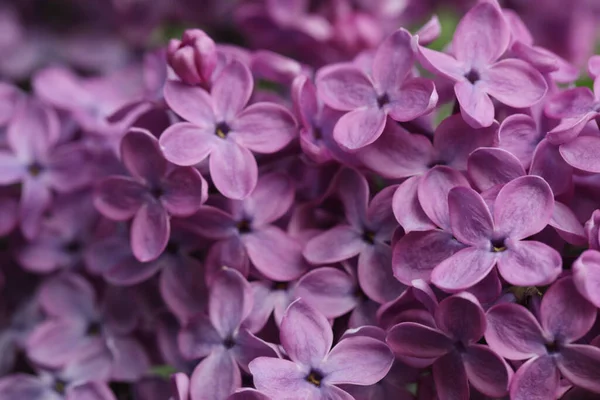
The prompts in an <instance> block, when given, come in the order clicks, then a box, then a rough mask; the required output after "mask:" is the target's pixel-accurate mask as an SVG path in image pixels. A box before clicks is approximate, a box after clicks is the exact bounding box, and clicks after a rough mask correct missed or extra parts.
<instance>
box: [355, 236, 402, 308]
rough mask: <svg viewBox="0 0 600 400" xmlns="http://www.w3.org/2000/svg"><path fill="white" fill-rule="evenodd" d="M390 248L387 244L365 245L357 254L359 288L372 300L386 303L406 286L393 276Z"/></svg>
mask: <svg viewBox="0 0 600 400" xmlns="http://www.w3.org/2000/svg"><path fill="white" fill-rule="evenodd" d="M391 261H392V250H391V249H390V247H389V246H388V245H385V244H375V245H372V246H367V247H366V248H365V249H364V250H363V251H362V252H361V253H360V255H359V256H358V282H359V284H360V287H361V289H362V290H363V292H365V294H366V295H367V296H368V297H369V298H370V299H372V300H374V301H376V302H378V303H381V304H383V303H386V302H388V301H391V300H394V299H395V298H396V297H398V296H399V295H400V294H401V293H402V292H403V291H404V290H405V289H406V286H404V285H403V284H401V283H400V282H398V280H396V279H395V278H394V276H393V271H392V268H390V265H391Z"/></svg>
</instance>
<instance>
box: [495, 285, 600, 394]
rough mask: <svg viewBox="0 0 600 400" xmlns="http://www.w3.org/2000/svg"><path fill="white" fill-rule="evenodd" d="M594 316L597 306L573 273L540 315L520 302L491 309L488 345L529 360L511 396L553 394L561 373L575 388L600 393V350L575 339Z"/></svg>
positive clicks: (552, 292)
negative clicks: (586, 296)
mask: <svg viewBox="0 0 600 400" xmlns="http://www.w3.org/2000/svg"><path fill="white" fill-rule="evenodd" d="M595 319H596V308H595V307H594V306H593V305H592V304H590V303H589V302H588V301H587V300H585V299H584V298H583V297H581V296H580V295H579V293H578V292H577V289H576V288H575V285H574V284H573V280H572V279H571V278H570V277H567V278H563V279H561V280H559V281H557V282H556V283H555V284H554V285H552V286H551V287H550V289H548V291H547V292H546V293H545V294H544V296H543V298H542V302H541V305H540V309H539V313H538V318H536V317H535V316H534V315H532V314H531V312H529V311H528V310H527V309H526V308H524V307H522V306H519V305H516V304H500V305H497V306H494V307H492V308H491V309H490V310H489V311H488V313H487V320H488V326H487V330H486V332H485V339H486V341H487V343H488V345H489V346H490V347H491V348H492V349H493V350H494V351H495V352H496V353H498V354H500V355H501V356H503V357H505V358H507V359H509V360H524V361H526V362H525V363H524V364H522V365H521V366H520V367H519V369H518V370H517V372H516V373H515V375H514V377H513V379H512V382H511V387H510V397H511V399H515V400H525V399H531V398H532V396H538V397H539V396H544V397H546V398H554V396H555V393H556V392H557V390H558V386H559V377H560V374H562V375H563V376H564V377H565V378H567V379H568V380H569V381H570V382H572V383H573V384H574V385H575V386H579V387H581V388H584V389H587V390H590V391H593V392H596V393H600V381H598V379H597V377H598V376H600V348H598V347H595V346H590V345H585V344H576V343H574V342H576V341H577V340H578V339H579V338H581V337H582V336H583V335H585V334H586V333H587V332H588V331H589V330H590V329H591V327H592V325H593V324H594V321H595ZM538 321H539V323H538Z"/></svg>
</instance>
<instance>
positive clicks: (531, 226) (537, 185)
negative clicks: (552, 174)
mask: <svg viewBox="0 0 600 400" xmlns="http://www.w3.org/2000/svg"><path fill="white" fill-rule="evenodd" d="M553 208H554V196H553V194H552V189H550V186H549V185H548V183H547V182H546V181H545V180H543V179H542V178H539V177H537V176H523V177H520V178H517V179H514V180H512V181H511V182H509V183H507V184H506V185H505V186H504V187H503V188H502V189H501V190H500V192H499V193H498V197H496V202H495V205H494V222H495V223H496V230H497V233H498V234H499V235H501V236H506V237H510V238H512V239H514V240H521V239H525V238H526V237H528V236H531V235H534V234H536V233H538V232H539V231H541V230H542V229H544V227H546V225H548V222H550V218H551V217H552V210H553Z"/></svg>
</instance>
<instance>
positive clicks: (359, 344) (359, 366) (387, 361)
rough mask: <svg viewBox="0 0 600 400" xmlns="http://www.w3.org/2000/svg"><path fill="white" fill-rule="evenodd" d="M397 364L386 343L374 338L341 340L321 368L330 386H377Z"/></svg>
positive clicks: (325, 380)
mask: <svg viewBox="0 0 600 400" xmlns="http://www.w3.org/2000/svg"><path fill="white" fill-rule="evenodd" d="M393 362H394V355H393V354H392V352H391V350H390V349H389V347H388V346H387V345H386V344H385V342H383V341H381V340H377V339H373V338H370V337H350V338H346V339H343V340H341V341H340V342H339V343H338V344H337V345H336V346H335V347H334V348H333V349H332V350H331V352H330V353H329V355H328V356H327V360H326V361H325V362H324V363H323V364H322V365H321V368H322V371H323V373H324V374H325V379H324V382H325V383H328V384H333V385H338V384H351V385H364V386H367V385H373V384H375V383H377V382H379V381H380V380H381V379H383V378H384V377H385V376H386V375H387V373H388V371H389V370H390V368H391V367H392V363H393Z"/></svg>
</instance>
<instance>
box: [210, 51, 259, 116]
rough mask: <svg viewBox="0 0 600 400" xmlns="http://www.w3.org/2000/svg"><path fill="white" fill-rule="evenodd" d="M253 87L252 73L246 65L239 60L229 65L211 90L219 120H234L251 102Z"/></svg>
mask: <svg viewBox="0 0 600 400" xmlns="http://www.w3.org/2000/svg"><path fill="white" fill-rule="evenodd" d="M253 87H254V81H253V79H252V73H251V72H250V69H248V67H247V66H246V65H244V64H243V63H241V62H240V61H237V60H233V61H231V62H230V63H229V64H227V66H225V68H223V70H222V71H221V73H220V74H219V75H218V76H217V79H215V81H214V82H213V84H212V87H211V90H210V94H211V97H212V102H213V104H214V109H215V114H216V117H217V119H219V120H221V121H230V120H232V119H233V118H234V117H235V116H236V115H237V114H238V113H239V112H240V111H242V110H243V109H244V106H245V105H246V104H247V103H248V100H250V96H251V95H252V89H253Z"/></svg>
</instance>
